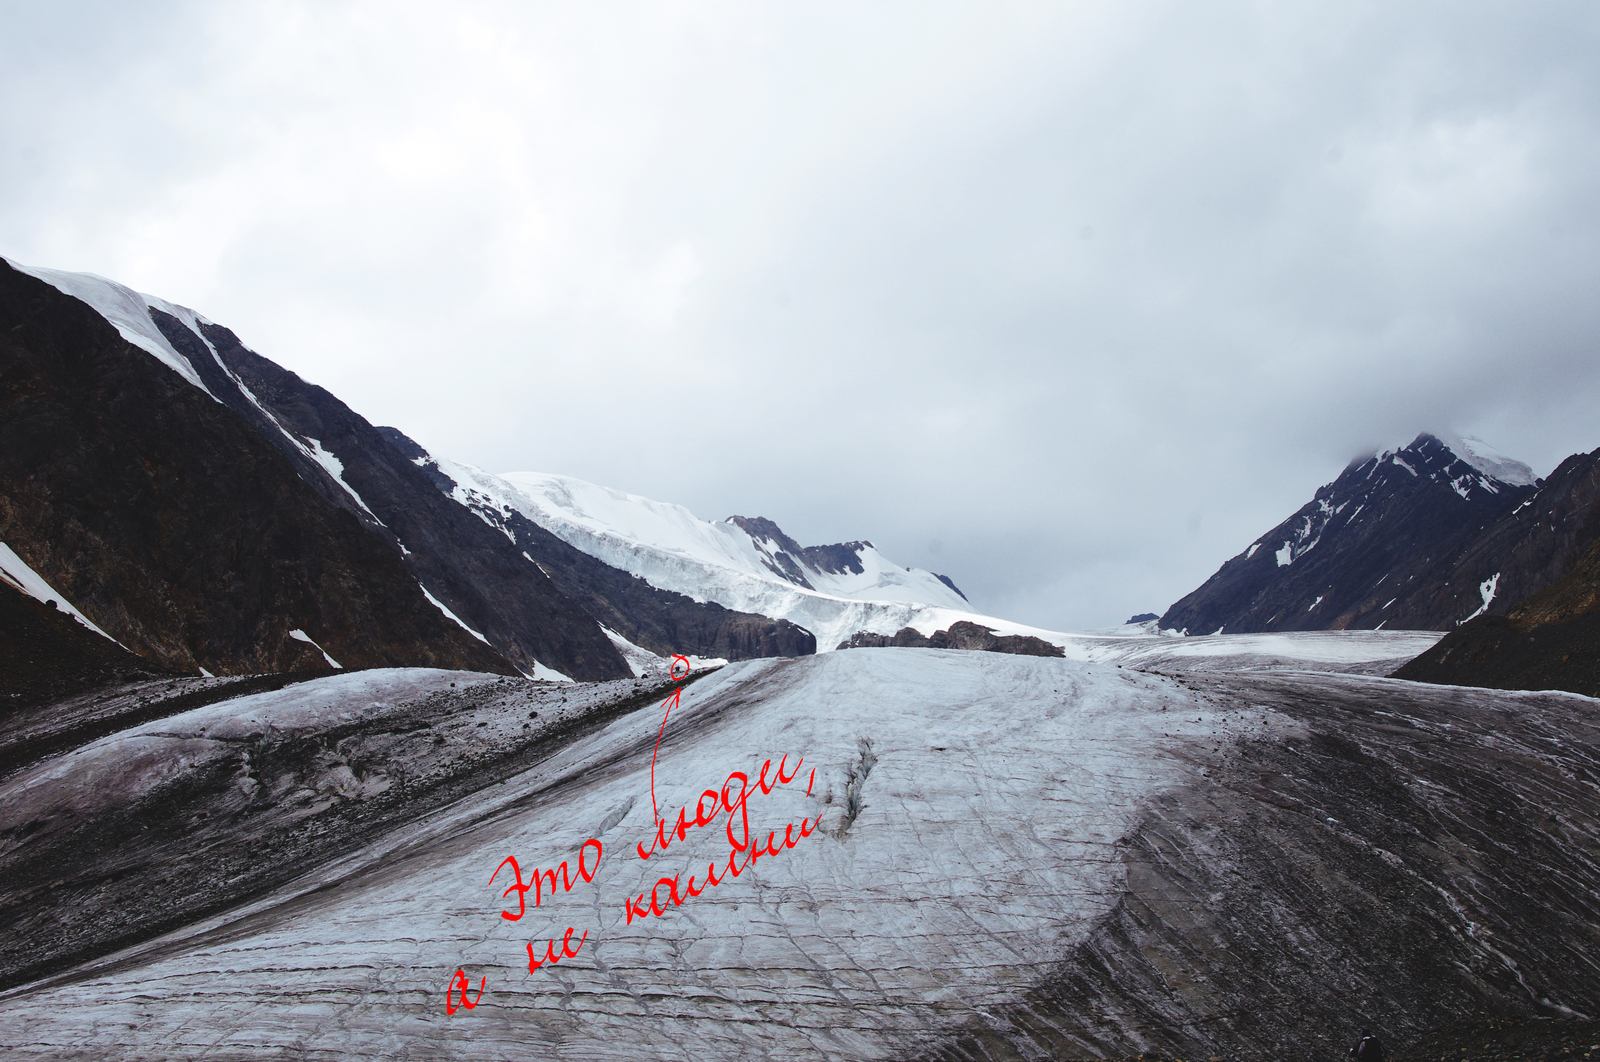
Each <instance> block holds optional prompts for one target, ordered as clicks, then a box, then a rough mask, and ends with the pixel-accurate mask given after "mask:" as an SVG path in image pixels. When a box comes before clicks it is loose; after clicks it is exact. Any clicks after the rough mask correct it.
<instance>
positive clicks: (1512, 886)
mask: <svg viewBox="0 0 1600 1062" xmlns="http://www.w3.org/2000/svg"><path fill="white" fill-rule="evenodd" d="M1185 681H1186V683H1187V684H1188V685H1189V686H1190V687H1191V688H1192V689H1193V690H1195V691H1196V692H1197V693H1199V694H1200V695H1201V696H1203V697H1205V698H1207V699H1208V700H1213V699H1214V700H1218V701H1221V702H1222V703H1224V704H1227V703H1230V702H1232V703H1235V704H1237V705H1238V706H1239V707H1240V708H1241V709H1244V708H1245V707H1246V706H1248V705H1252V704H1254V705H1262V706H1266V707H1270V708H1272V709H1275V710H1276V711H1279V712H1282V713H1284V714H1285V715H1286V716H1288V717H1290V718H1291V719H1293V720H1295V721H1296V722H1297V723H1298V724H1299V725H1300V726H1302V727H1303V728H1304V731H1305V733H1304V737H1303V738H1302V739H1300V740H1290V741H1287V742H1280V741H1264V742H1249V743H1246V744H1244V745H1242V746H1239V747H1236V748H1232V749H1219V750H1218V752H1219V754H1220V762H1215V763H1210V764H1206V765H1205V767H1206V771H1207V774H1208V777H1207V778H1206V779H1205V781H1204V783H1203V784H1202V785H1201V786H1199V787H1186V788H1184V789H1180V790H1177V791H1174V792H1172V793H1169V794H1168V795H1167V796H1166V797H1165V798H1164V799H1162V800H1161V801H1160V802H1159V803H1158V804H1157V806H1156V807H1155V808H1154V810H1153V811H1152V812H1151V813H1150V815H1149V816H1148V818H1147V819H1146V820H1145V822H1144V823H1143V824H1142V825H1141V826H1140V827H1139V828H1138V829H1137V830H1135V831H1134V832H1133V833H1132V834H1131V835H1130V836H1128V837H1126V838H1125V839H1124V840H1123V841H1122V842H1121V848H1122V851H1123V856H1122V861H1123V864H1124V866H1125V868H1126V873H1127V879H1126V881H1127V884H1126V889H1125V892H1124V895H1123V897H1122V899H1121V901H1120V902H1119V903H1118V905H1117V907H1116V908H1115V910H1114V911H1113V912H1112V914H1111V916H1110V917H1109V918H1107V919H1106V920H1105V922H1104V923H1103V924H1102V925H1101V926H1100V928H1099V929H1098V930H1097V931H1096V932H1095V933H1094V934H1093V935H1092V936H1091V937H1090V939H1089V940H1087V941H1085V942H1084V943H1083V944H1082V945H1080V946H1078V947H1076V948H1075V949H1074V950H1073V951H1072V953H1071V954H1070V955H1068V956H1067V957H1065V958H1064V959H1063V961H1062V963H1061V964H1060V966H1059V968H1058V969H1057V970H1056V971H1054V972H1053V973H1052V974H1051V975H1050V976H1049V977H1047V978H1045V979H1044V980H1043V981H1041V983H1039V984H1038V985H1036V986H1035V987H1034V988H1033V989H1032V990H1031V991H1029V992H1028V993H1027V995H1026V998H1025V999H1024V1000H1022V1001H1021V1002H1019V1003H1016V1004H1013V1005H1009V1006H1003V1007H998V1008H994V1009H992V1010H991V1011H990V1012H989V1014H988V1015H986V1017H988V1018H989V1021H988V1022H987V1023H985V1024H984V1025H983V1026H982V1027H976V1028H971V1029H968V1030H965V1031H963V1032H961V1033H959V1034H956V1035H954V1036H952V1037H950V1038H949V1039H948V1040H947V1041H946V1042H945V1043H944V1044H943V1045H940V1046H939V1047H937V1048H936V1049H934V1050H929V1051H927V1052H924V1053H922V1054H920V1055H919V1056H918V1057H921V1058H936V1059H941V1060H947V1062H956V1060H960V1062H971V1060H974V1059H983V1060H995V1062H998V1060H1020V1059H1031V1058H1092V1057H1102V1058H1103V1057H1117V1056H1131V1055H1133V1054H1135V1053H1141V1052H1154V1053H1157V1054H1161V1055H1166V1056H1169V1057H1178V1058H1196V1057H1199V1058H1204V1057H1208V1056H1223V1057H1227V1058H1242V1059H1260V1060H1263V1062H1265V1060H1269V1059H1289V1058H1329V1059H1331V1058H1335V1057H1344V1056H1345V1052H1346V1051H1347V1050H1348V1048H1349V1047H1350V1045H1351V1044H1353V1043H1354V1042H1355V1040H1356V1038H1357V1035H1358V1033H1359V1030H1360V1029H1361V1027H1362V1026H1371V1027H1372V1028H1374V1029H1377V1030H1379V1031H1380V1033H1381V1034H1382V1035H1383V1036H1384V1038H1385V1040H1386V1041H1387V1042H1388V1044H1389V1045H1390V1047H1391V1049H1393V1048H1395V1047H1397V1046H1402V1045H1405V1044H1407V1043H1409V1042H1411V1041H1414V1040H1417V1039H1419V1038H1420V1037H1422V1036H1423V1035H1424V1034H1425V1033H1426V1032H1427V1031H1428V1030H1430V1029H1432V1028H1435V1027H1437V1026H1440V1025H1442V1024H1444V1023H1446V1022H1451V1021H1455V1020H1459V1019H1460V1018H1462V1017H1463V1016H1467V1015H1478V1016H1481V1015H1485V1014H1489V1015H1500V1016H1504V1017H1519V1016H1520V1017H1526V1016H1529V1015H1537V1014H1542V1015H1564V1016H1571V1014H1572V1012H1578V1013H1580V1014H1583V1015H1593V1014H1595V1013H1596V1012H1597V1011H1600V977H1596V976H1595V971H1596V970H1600V933H1597V932H1596V930H1595V927H1596V926H1597V925H1600V841H1597V840H1596V838H1597V837H1600V817H1597V816H1600V808H1597V803H1596V799H1595V792H1596V786H1597V784H1600V758H1597V753H1596V750H1597V749H1600V713H1597V712H1596V710H1595V708H1594V707H1593V706H1592V705H1589V704H1584V703H1582V702H1577V701H1574V700H1572V699H1571V698H1565V697H1546V698H1539V697H1535V696H1531V695H1529V696H1525V697H1522V698H1518V699H1516V700H1511V699H1509V698H1507V695H1505V694H1499V693H1489V692H1488V691H1484V692H1483V693H1471V692H1466V691H1461V690H1449V689H1443V688H1439V687H1429V686H1421V685H1405V684H1398V683H1391V682H1382V681H1377V682H1374V681H1372V680H1368V679H1354V678H1346V677H1342V676H1331V675H1327V676H1319V677H1316V678H1310V677H1305V676H1264V675H1255V676H1222V675H1218V676H1203V675H1190V676H1187V677H1186V679H1185ZM1421 1057H1429V1058H1437V1057H1438V1056H1437V1055H1431V1056H1421ZM1453 1057H1454V1056H1453Z"/></svg>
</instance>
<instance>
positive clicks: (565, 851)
mask: <svg viewBox="0 0 1600 1062" xmlns="http://www.w3.org/2000/svg"><path fill="white" fill-rule="evenodd" d="M0 383H3V384H4V387H3V389H0V635H3V636H0V1044H3V1045H4V1047H5V1056H6V1057H7V1058H12V1057H15V1058H39V1059H58V1058H63V1059H65V1058H77V1059H100V1058H107V1057H115V1058H127V1059H260V1058H285V1059H327V1060H335V1059H355V1058H384V1059H392V1058H393V1059H419V1060H420V1059H454V1058H460V1059H525V1058H559V1059H595V1060H604V1059H639V1058H646V1059H658V1058H659V1059H684V1060H695V1062H710V1060H716V1059H729V1060H733V1059H747V1058H773V1059H840V1060H856V1059H874V1060H876V1059H883V1060H906V1062H912V1060H925V1059H939V1060H950V1062H957V1060H980V1059H981V1060H991V1062H1000V1060H1029V1062H1033V1060H1047V1059H1087V1058H1127V1057H1133V1056H1139V1055H1145V1056H1147V1057H1163V1058H1188V1059H1193V1058H1210V1059H1240V1060H1259V1062H1268V1060H1275V1059H1286V1058H1296V1059H1299V1058H1313V1059H1316V1058H1323V1059H1329V1060H1332V1059H1334V1058H1340V1057H1344V1054H1345V1051H1346V1049H1347V1048H1348V1046H1349V1045H1350V1043H1352V1042H1353V1041H1354V1038H1355V1036H1356V1034H1357V1033H1358V1031H1359V1030H1360V1029H1361V1028H1362V1027H1363V1026H1370V1027H1372V1028H1375V1029H1378V1030H1380V1031H1381V1033H1382V1035H1383V1037H1384V1039H1385V1040H1386V1041H1387V1042H1388V1043H1389V1044H1390V1045H1391V1048H1392V1049H1399V1050H1404V1049H1406V1048H1408V1047H1414V1049H1415V1050H1416V1051H1423V1050H1426V1052H1427V1053H1428V1054H1427V1057H1429V1058H1433V1057H1442V1055H1445V1054H1448V1055H1450V1056H1451V1057H1464V1056H1462V1055H1461V1054H1460V1053H1459V1051H1458V1050H1457V1048H1459V1049H1460V1051H1467V1050H1468V1048H1469V1046H1471V1049H1472V1050H1474V1051H1475V1050H1477V1048H1476V1045H1475V1044H1474V1045H1468V1044H1466V1043H1465V1042H1463V1043H1462V1044H1459V1045H1458V1044H1455V1043H1454V1042H1453V1041H1451V1040H1450V1039H1449V1037H1450V1035H1452V1034H1451V1033H1449V1032H1448V1030H1451V1029H1474V1030H1476V1029H1479V1028H1486V1027H1493V1028H1496V1029H1499V1028H1502V1027H1505V1028H1512V1027H1515V1028H1519V1029H1520V1028H1523V1027H1524V1026H1528V1025H1530V1024H1531V1025H1538V1024H1539V1023H1545V1024H1544V1025H1543V1026H1542V1027H1545V1028H1549V1029H1552V1030H1557V1029H1559V1030H1561V1032H1560V1035H1557V1034H1556V1033H1555V1032H1552V1033H1551V1034H1550V1035H1549V1036H1547V1037H1545V1040H1548V1041H1549V1042H1551V1043H1558V1042H1559V1043H1565V1041H1563V1040H1562V1037H1563V1036H1567V1035H1568V1033H1571V1032H1572V1030H1576V1029H1580V1028H1588V1027H1589V1025H1588V1024H1584V1023H1592V1022H1593V1021H1594V1020H1595V1019H1596V1018H1600V841H1597V838H1600V700H1597V699H1596V698H1597V696H1600V670H1597V661H1600V644H1597V643H1600V505H1597V500H1600V451H1595V452H1594V453H1590V454H1576V455H1573V456H1572V457H1570V458H1568V459H1567V460H1566V461H1564V462H1562V463H1561V465H1559V466H1558V467H1557V468H1556V469H1554V470H1553V471H1552V472H1551V473H1550V475H1548V476H1545V477H1539V476H1536V475H1535V474H1534V473H1533V470H1531V469H1530V468H1528V467H1527V466H1526V465H1523V464H1521V463H1520V462H1517V461H1515V460H1514V459H1512V458H1510V457H1508V456H1506V455H1503V454H1499V453H1497V452H1496V451H1494V450H1493V448H1492V447H1489V446H1488V445H1487V444H1485V443H1483V442H1482V441H1481V440H1475V439H1464V438H1458V437H1455V436H1449V435H1446V434H1437V435H1436V434H1432V433H1427V432H1424V433H1422V434H1419V435H1418V436H1417V437H1416V438H1415V440H1414V441H1413V442H1411V443H1410V444H1408V445H1405V446H1397V447H1394V448H1392V449H1389V450H1385V451H1382V452H1379V453H1374V454H1368V455H1362V456H1360V457H1358V458H1357V459H1356V460H1354V461H1352V462H1351V463H1350V465H1349V466H1348V467H1347V468H1346V469H1344V471H1343V472H1342V473H1340V474H1339V475H1338V476H1337V477H1335V478H1334V479H1332V480H1331V481H1330V482H1329V483H1328V484H1327V485H1325V486H1324V487H1322V488H1320V489H1319V490H1317V491H1316V492H1315V494H1314V495H1313V497H1312V500H1311V501H1310V502H1308V503H1307V504H1306V505H1305V506H1304V507H1302V509H1301V510H1299V511H1298V512H1296V513H1294V514H1292V515H1291V516H1290V517H1289V518H1288V519H1286V520H1285V521H1283V522H1282V523H1281V524H1280V525H1278V526H1277V527H1275V528H1273V529H1271V530H1269V531H1268V532H1266V533H1265V534H1263V535H1262V536H1260V537H1259V538H1258V539H1257V540H1255V541H1254V542H1252V543H1250V544H1249V545H1248V546H1246V547H1245V548H1244V549H1243V550H1241V551H1240V552H1239V553H1238V554H1237V555H1236V556H1234V557H1233V558H1231V559H1229V560H1227V561H1226V562H1224V563H1223V564H1222V565H1221V567H1220V568H1219V569H1218V571H1217V572H1216V574H1215V575H1213V576H1212V577H1211V578H1210V579H1208V580H1206V581H1205V582H1204V583H1203V584H1202V585H1201V586H1199V587H1197V588H1196V589H1195V590H1193V591H1192V592H1191V593H1189V594H1187V595H1185V596H1184V597H1182V598H1181V599H1180V600H1178V601H1177V602H1175V603H1173V604H1172V605H1171V606H1170V607H1168V608H1167V609H1166V611H1165V613H1164V614H1162V615H1160V616H1159V617H1158V616H1157V615H1156V614H1155V613H1150V614H1146V615H1142V616H1140V617H1136V618H1135V619H1134V620H1130V621H1129V622H1128V623H1126V624H1122V625H1120V626H1117V627H1109V628H1106V629H1103V630H1097V631H1088V632H1061V631H1050V630H1044V629H1040V628H1037V627H1032V626H1029V625H1026V624H1021V623H1017V622H1014V621H1011V620H1008V619H1005V618H1002V617H995V616H989V615H985V614H984V612H983V611H982V608H981V605H980V604H978V603H975V602H973V601H970V600H968V598H967V595H966V593H964V592H963V590H962V589H961V588H960V586H959V584H960V583H961V581H962V579H961V575H960V572H959V571H955V572H953V573H952V574H941V573H934V572H927V571H921V570H914V569H909V568H906V567H904V566H902V565H899V564H897V563H895V562H894V561H893V560H892V559H891V558H890V557H888V556H886V555H885V554H884V553H883V551H881V550H880V549H879V548H878V547H877V546H875V545H874V544H873V543H872V542H871V541H869V540H867V539H866V538H860V539H855V540H852V541H848V542H839V543H832V544H825V545H817V546H804V545H801V544H800V543H799V542H796V541H795V540H794V539H792V538H791V537H790V536H789V535H787V534H786V533H784V531H783V530H782V529H781V528H780V527H779V526H778V524H777V523H775V522H774V521H772V520H771V519H768V518H766V517H761V516H739V515H735V516H730V517H728V518H726V519H721V520H705V519H702V518H700V517H699V516H697V515H696V514H694V513H692V512H690V511H689V510H688V509H685V508H684V507H682V506H679V505H676V504H673V503H671V502H664V501H658V500H654V499H649V498H643V497H640V496H637V495H631V494H627V493H624V492H621V491H616V490H612V489H610V488H607V487H603V486H600V485H597V484H592V483H587V482H584V481H582V480H578V479H574V478H572V477H569V476H563V475H559V474H555V473H543V472H514V473H506V474H495V473H490V472H488V471H485V470H483V469H479V468H476V467H474V466H472V465H470V464H466V463H464V462H461V461H457V460H452V459H451V458H449V457H446V456H444V455H439V454H434V453H431V452H429V451H428V450H427V449H425V448H423V447H422V446H421V445H419V444H418V443H416V442H415V441H414V440H412V439H411V438H410V437H409V436H407V435H406V434H405V433H404V432H403V431H402V430H400V429H398V428H394V427H386V426H375V425H373V424H370V423H369V422H367V421H366V420H365V419H363V418H362V417H361V416H360V415H359V414H357V413H355V412H354V411H353V410H351V409H350V408H349V407H348V406H346V405H345V404H344V403H343V402H342V401H340V400H339V399H338V398H337V397H336V396H334V395H331V394H329V393H328V392H327V391H325V390H323V389H322V388H319V387H316V386H315V385H313V384H310V383H308V382H306V381H304V380H302V379H300V378H299V377H298V376H296V375H295V374H293V373H291V372H288V371H287V370H285V369H283V368H282V367H280V366H278V365H276V364H275V363H273V362H271V361H270V360H268V359H266V358H264V357H262V356H260V355H259V354H257V353H255V352H254V351H252V350H250V349H249V348H248V347H246V346H245V344H244V343H243V342H242V341H241V340H240V338H239V337H238V336H236V335H234V333H233V332H231V331H230V330H228V329H227V328H225V327H223V326H221V325H218V324H216V323H215V322H212V321H210V320H208V319H207V318H205V317H204V316H202V315H200V314H198V313H196V312H195V311H193V310H190V309H188V308H185V307H181V306H177V305H174V304H172V303H169V302H166V301H164V300H161V299H158V298H155V297H153V296H147V295H142V294H140V293H137V292H134V291H132V290H131V289H128V288H126V287H124V286H122V285H120V284H117V283H115V282H114V281H110V280H107V279H105V278H101V277H94V276H90V275H88V274H72V273H63V272H59V271H55V270H49V269H40V268H35V267H27V266H21V265H18V264H16V263H11V262H9V261H0ZM967 589H969V590H970V589H972V588H971V587H968V588H967ZM1519 1023H1520V1024H1519ZM1535 1042H1541V1043H1542V1042H1544V1040H1539V1039H1538V1038H1535ZM1435 1050H1437V1051H1439V1052H1440V1054H1434V1053H1433V1052H1435ZM1563 1050H1565V1048H1563ZM1469 1053H1470V1052H1469ZM1569 1053H1570V1052H1569ZM1415 1057H1418V1058H1420V1057H1424V1056H1422V1055H1416V1056H1415Z"/></svg>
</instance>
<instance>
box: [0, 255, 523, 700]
mask: <svg viewBox="0 0 1600 1062" xmlns="http://www.w3.org/2000/svg"><path fill="white" fill-rule="evenodd" d="M0 541H5V542H6V543H8V544H9V545H10V546H11V547H12V548H13V549H14V550H15V551H16V552H17V554H18V555H19V556H21V557H22V558H23V560H24V561H26V562H27V563H28V565H29V566H30V567H32V568H33V569H34V570H35V571H37V572H39V573H40V575H42V576H43V577H44V578H45V579H47V580H48V581H49V582H50V583H51V584H52V585H53V586H54V587H55V588H56V589H57V590H58V591H60V592H61V594H62V595H63V596H65V597H66V598H67V600H69V601H71V602H72V603H73V604H74V605H76V606H77V607H78V608H79V609H81V610H83V612H84V613H85V614H86V615H88V616H89V617H90V618H92V619H93V620H94V621H95V622H96V623H97V624H99V625H100V627H102V628H103V629H105V630H106V631H107V632H108V633H110V634H111V635H112V636H113V637H115V638H116V639H117V640H118V641H120V642H122V643H123V644H124V645H126V646H127V647H128V648H130V649H132V650H133V651H134V652H136V653H138V654H139V655H141V656H143V657H145V658H146V659H148V660H150V661H153V662H155V663H157V664H159V665H161V666H162V667H166V668H174V669H177V670H180V671H186V672H189V673H193V672H194V671H195V670H196V669H197V668H199V667H205V668H207V669H209V670H211V671H213V672H216V673H219V674H230V673H232V674H237V673H245V672H265V671H287V670H296V669H305V668H322V667H326V666H327V665H326V662H325V660H324V658H323V655H322V653H321V652H318V651H317V650H316V649H315V648H313V647H312V646H311V645H309V644H307V643H306V642H304V641H300V640H297V639H295V638H293V637H291V636H290V631H291V630H294V629H300V630H302V631H304V632H305V633H306V634H307V635H308V636H310V637H311V638H313V639H315V640H316V642H317V643H318V644H320V645H321V646H322V647H323V649H325V650H326V651H327V652H328V653H330V654H331V655H332V656H333V657H334V658H335V659H337V660H338V661H339V662H340V663H341V664H343V665H344V666H346V667H364V666H378V665H386V666H403V665H432V666H441V667H464V668H472V669H475V670H480V671H493V672H497V673H504V672H507V671H509V670H510V667H509V665H508V664H507V663H506V661H505V659H504V658H503V657H502V656H501V655H500V654H499V653H497V652H495V651H494V650H493V649H491V648H489V647H488V646H487V645H484V644H483V643H482V642H479V641H478V640H476V639H474V638H472V637H471V636H470V635H468V634H467V633H466V632H465V631H463V630H461V628H460V627H458V626H456V625H455V624H453V623H451V622H450V621H449V620H447V619H446V618H445V617H444V616H443V615H441V614H440V613H439V611H438V610H437V609H436V608H434V607H433V606H432V605H431V604H429V603H428V601H427V599H426V598H425V597H424V596H423V594H422V592H421V591H420V590H419V589H418V588H417V584H416V581H415V580H414V579H413V578H412V577H411V576H410V575H409V574H408V573H407V572H406V570H405V568H404V566H403V565H402V564H401V563H400V556H399V553H398V552H397V551H396V550H395V549H394V548H393V547H392V546H390V545H389V544H388V543H386V542H384V541H383V540H382V539H381V538H379V537H378V536H377V535H374V534H372V533H371V532H370V531H369V530H368V529H366V528H364V527H363V526H362V524H361V522H360V521H359V520H358V519H356V518H355V517H354V516H352V515H351V514H350V512H349V511H347V510H346V509H343V508H340V507H337V506H335V505H332V504H330V503H329V502H328V501H326V500H325V499H324V498H323V497H322V496H320V495H319V494H318V493H317V492H316V491H315V490H313V489H312V488H311V487H310V486H309V485H308V484H307V482H306V480H304V479H302V478H301V476H300V475H298V474H297V470H296V468H295V466H294V465H293V464H292V463H291V462H290V461H289V460H287V459H286V458H285V457H284V456H283V455H282V454H281V453H280V452H279V451H278V450H276V449H274V448H273V447H272V446H270V445H268V444H267V443H266V442H264V441H263V439H262V436H261V435H260V434H258V433H257V431H256V430H254V429H253V428H252V427H251V425H250V424H248V423H247V422H246V421H244V420H243V419H241V417H240V416H239V415H238V414H236V413H234V412H233V411H232V410H230V409H228V408H227V407H225V406H223V405H221V404H219V403H218V402H216V401H214V400H213V399H212V398H211V397H210V396H208V395H206V394H205V393H204V392H202V391H200V390H198V389H196V388H195V387H193V386H191V385H190V384H189V383H188V382H186V381H185V380H184V379H183V378H182V377H180V376H178V375H177V374H176V373H174V372H173V371H172V370H170V369H169V368H167V367H166V366H164V365H162V364H160V363H159V362H157V361H156V360H155V359H153V358H152V357H150V355H148V354H147V353H145V352H144V351H142V350H139V349H138V348H136V347H134V346H132V345H131V344H129V343H127V342H126V341H125V340H123V339H122V337H121V336H120V335H118V334H117V332H116V330H115V329H114V328H112V327H111V325H109V324H108V323H107V322H106V321H105V320H104V319H103V318H102V317H101V316H100V315H99V314H97V313H95V312H94V311H93V310H92V309H90V308H89V307H88V306H86V305H85V304H83V303H82V302H79V301H78V300H76V299H74V298H71V297H69V296H67V295H64V294H62V293H61V292H59V291H57V290H56V289H55V288H53V287H51V286H50V285H48V284H45V283H43V282H42V281H39V280H36V279H34V278H32V277H29V276H26V275H24V274H21V273H18V272H16V271H15V270H13V269H12V268H11V267H10V266H9V265H8V264H5V263H3V262H0Z"/></svg>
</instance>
